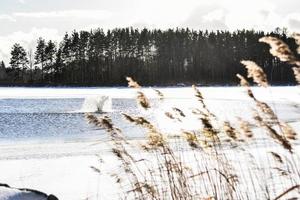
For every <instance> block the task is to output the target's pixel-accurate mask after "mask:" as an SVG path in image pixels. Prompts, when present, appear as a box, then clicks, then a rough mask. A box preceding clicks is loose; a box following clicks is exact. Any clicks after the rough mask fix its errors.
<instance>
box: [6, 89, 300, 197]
mask: <svg viewBox="0 0 300 200" xmlns="http://www.w3.org/2000/svg"><path fill="white" fill-rule="evenodd" d="M158 89H160V91H161V92H163V93H164V95H165V100H164V101H159V100H158V99H157V96H156V95H155V92H154V91H153V90H152V89H151V88H146V89H145V90H144V91H145V93H146V95H147V96H148V97H150V98H151V99H152V100H151V105H152V107H153V109H151V110H149V111H148V112H145V111H143V110H141V109H140V108H139V107H138V106H137V105H136V100H135V99H134V98H135V96H136V90H134V89H128V88H91V89H86V88H72V89H70V88H60V89H55V88H0V152H1V154H0V183H7V184H9V185H13V186H14V187H19V188H22V187H23V188H32V189H36V190H40V191H43V192H45V193H47V194H55V195H56V196H57V197H59V198H60V199H63V200H64V199H66V200H68V199H74V200H77V199H86V198H89V199H118V197H119V196H118V192H117V191H116V188H114V187H113V184H112V183H113V181H114V180H112V178H111V177H110V176H109V175H107V174H105V172H106V171H109V170H111V169H115V170H116V172H118V169H117V164H116V163H117V162H116V161H115V159H114V158H113V157H112V156H111V154H110V150H109V149H110V146H109V142H107V137H106V133H105V132H104V131H103V130H99V129H97V128H96V127H94V126H91V125H87V124H86V121H85V119H84V112H86V111H88V110H86V111H83V110H82V108H83V107H82V106H83V105H84V102H85V101H88V100H87V99H95V98H96V99H97V98H98V97H99V96H108V97H109V98H110V99H111V106H110V109H109V112H106V113H103V114H99V115H109V116H110V117H111V118H112V119H113V122H114V123H115V124H116V125H117V126H118V127H120V128H121V129H122V130H124V133H125V134H126V135H127V136H128V137H129V138H130V139H131V140H132V141H135V140H137V141H138V140H141V139H142V138H143V136H144V135H143V131H142V130H141V129H139V128H132V126H131V125H129V124H128V123H126V122H125V121H124V120H123V118H122V117H121V116H120V113H121V112H125V113H130V114H132V115H135V114H138V113H142V114H144V115H145V116H146V117H147V118H149V119H151V120H152V121H154V122H155V123H156V124H158V125H159V128H161V129H162V130H163V131H164V132H165V133H168V134H172V133H176V132H178V131H180V129H181V128H184V129H190V128H191V127H193V128H198V127H200V123H199V121H198V120H197V118H196V117H189V118H187V119H185V120H183V123H182V125H180V126H179V125H178V123H176V122H175V121H172V120H170V119H167V118H166V117H165V114H164V113H165V112H167V111H170V109H172V108H173V107H178V108H180V109H182V110H183V111H184V112H185V113H186V114H187V115H189V116H192V115H191V112H192V109H193V108H194V107H197V105H198V102H197V101H196V100H195V99H194V98H193V90H192V89H191V88H187V87H184V88H158ZM199 89H200V90H201V92H202V93H203V96H204V98H205V102H206V103H207V106H208V107H209V109H210V110H211V111H212V112H213V113H215V114H216V115H217V116H218V117H219V118H220V120H223V121H225V120H228V121H232V122H235V121H236V117H237V116H239V117H242V118H244V119H246V120H250V121H251V116H252V111H251V107H253V106H254V104H253V102H252V101H251V100H250V99H249V98H248V97H247V95H246V94H245V91H244V89H243V88H239V87H228V88H226V87H203V88H201V87H200V88H199ZM253 90H254V94H255V95H256V97H257V98H258V99H260V100H263V101H266V102H267V103H268V104H269V105H270V106H272V108H273V109H274V110H275V112H276V114H278V116H279V117H280V119H282V120H284V121H287V122H289V123H290V124H291V125H292V126H293V127H294V128H295V129H296V130H300V125H299V119H300V112H299V108H300V89H299V87H271V88H267V89H264V88H253ZM90 111H91V110H90ZM258 135H259V137H261V138H259V140H261V141H262V142H261V145H260V143H258V144H255V146H251V145H249V148H250V151H251V152H253V154H254V155H260V152H261V150H260V148H263V149H264V148H266V147H265V144H266V143H265V142H263V141H264V140H265V138H264V137H262V136H261V135H262V134H258ZM295 145H296V146H297V150H299V148H298V147H299V142H298V141H296V142H295ZM275 147H276V146H273V144H270V145H269V146H268V148H271V149H272V148H275ZM98 154H101V159H104V160H107V161H108V163H110V165H109V166H106V167H105V169H103V172H102V173H100V174H99V173H97V172H95V171H93V170H92V169H91V168H90V167H91V166H96V167H97V166H100V162H99V159H100V158H99V157H98V156H97V155H98ZM187 159H189V156H187ZM233 159H234V158H233ZM258 159H260V160H261V161H263V159H265V157H258Z"/></svg>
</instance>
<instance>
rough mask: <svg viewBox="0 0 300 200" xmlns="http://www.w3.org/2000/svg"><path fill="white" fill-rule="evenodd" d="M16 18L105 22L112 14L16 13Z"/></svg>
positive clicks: (75, 12) (81, 11)
mask: <svg viewBox="0 0 300 200" xmlns="http://www.w3.org/2000/svg"><path fill="white" fill-rule="evenodd" d="M13 16H15V17H26V18H71V19H72V18H76V19H94V20H104V19H107V18H110V17H111V16H112V13H111V12H109V11H106V10H63V11H51V12H15V13H13Z"/></svg>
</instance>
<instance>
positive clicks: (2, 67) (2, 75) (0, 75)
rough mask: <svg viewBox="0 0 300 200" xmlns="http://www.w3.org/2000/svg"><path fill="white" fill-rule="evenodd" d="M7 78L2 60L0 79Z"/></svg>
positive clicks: (0, 63)
mask: <svg viewBox="0 0 300 200" xmlns="http://www.w3.org/2000/svg"><path fill="white" fill-rule="evenodd" d="M6 78H7V73H6V69H5V64H4V62H3V61H1V62H0V80H4V79H6Z"/></svg>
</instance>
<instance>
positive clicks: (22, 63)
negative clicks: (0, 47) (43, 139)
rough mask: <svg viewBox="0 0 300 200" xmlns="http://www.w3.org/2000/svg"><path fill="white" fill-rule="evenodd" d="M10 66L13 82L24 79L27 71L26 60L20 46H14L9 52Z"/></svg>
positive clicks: (23, 50) (25, 55)
mask: <svg viewBox="0 0 300 200" xmlns="http://www.w3.org/2000/svg"><path fill="white" fill-rule="evenodd" d="M9 64H10V66H11V68H12V71H13V76H14V77H13V78H14V81H15V80H18V79H19V78H22V79H23V78H24V77H23V75H24V72H25V70H26V69H27V65H28V58H27V54H26V51H25V49H24V48H23V47H22V46H21V45H20V44H17V43H16V44H14V46H13V47H12V51H11V58H10V63H9Z"/></svg>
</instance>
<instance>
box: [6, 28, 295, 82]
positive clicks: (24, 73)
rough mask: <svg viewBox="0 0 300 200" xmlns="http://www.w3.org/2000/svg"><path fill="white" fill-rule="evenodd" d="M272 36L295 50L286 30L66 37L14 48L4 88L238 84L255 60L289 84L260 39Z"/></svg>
mask: <svg viewBox="0 0 300 200" xmlns="http://www.w3.org/2000/svg"><path fill="white" fill-rule="evenodd" d="M266 35H272V36H276V37H278V38H280V39H281V40H283V41H284V42H286V43H287V44H288V45H289V46H290V47H292V50H293V51H295V49H296V44H295V41H294V39H292V38H289V37H288V36H287V31H286V30H285V29H276V30H275V31H273V32H270V33H266V32H263V31H254V30H237V31H234V32H229V31H196V30H190V29H188V28H187V29H179V28H177V29H168V30H159V29H154V30H149V29H146V28H144V29H142V30H138V29H134V28H118V29H113V30H108V31H106V32H104V31H103V29H95V30H91V31H76V30H74V31H73V32H72V33H66V34H65V35H64V37H63V39H62V41H61V42H60V43H57V42H55V41H52V40H49V41H46V40H45V39H43V38H39V39H38V40H37V45H36V47H35V49H34V51H33V50H25V49H24V47H22V46H21V45H20V44H14V45H13V47H12V50H11V58H10V62H9V63H8V65H5V63H4V62H3V61H2V62H0V83H1V84H2V85H4V84H5V85H34V84H36V85H82V86H88V85H125V84H126V82H125V77H126V76H131V77H133V78H135V79H136V80H138V81H139V82H140V83H142V84H143V85H174V84H178V83H187V84H191V83H199V84H205V85H209V84H236V83H237V79H236V76H235V75H236V74H237V73H240V74H245V72H246V71H245V69H244V67H243V66H242V65H241V64H240V60H243V59H250V60H253V61H255V62H257V63H258V64H259V65H260V66H261V67H262V68H263V69H264V70H265V72H266V74H267V75H268V77H269V81H270V82H271V83H273V84H292V83H294V76H293V73H292V70H291V69H290V66H288V65H287V64H285V63H282V62H280V61H279V60H278V59H276V58H274V57H272V56H271V55H270V53H269V47H268V45H266V44H263V43H259V42H258V39H259V38H261V37H263V36H266Z"/></svg>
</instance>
